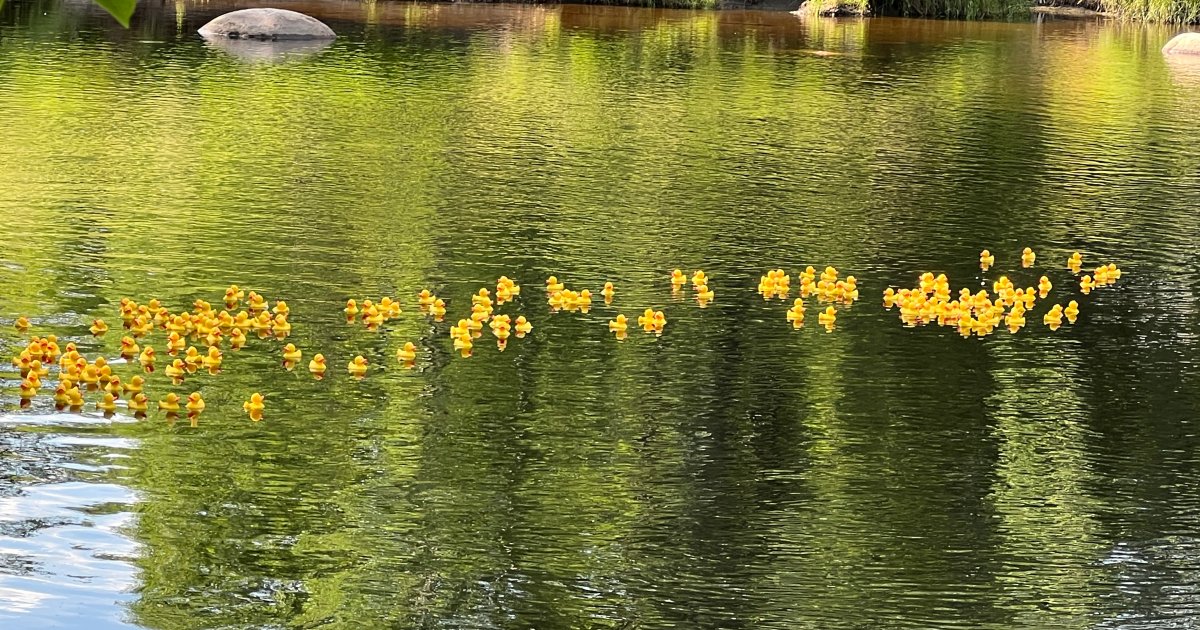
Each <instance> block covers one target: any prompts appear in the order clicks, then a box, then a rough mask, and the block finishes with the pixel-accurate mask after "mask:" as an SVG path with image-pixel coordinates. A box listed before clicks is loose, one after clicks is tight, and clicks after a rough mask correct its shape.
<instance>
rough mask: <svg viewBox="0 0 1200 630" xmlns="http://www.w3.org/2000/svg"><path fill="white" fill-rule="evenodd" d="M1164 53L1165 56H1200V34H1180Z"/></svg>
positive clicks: (1170, 42) (1169, 43) (1167, 46)
mask: <svg viewBox="0 0 1200 630" xmlns="http://www.w3.org/2000/svg"><path fill="white" fill-rule="evenodd" d="M1162 51H1163V54H1164V55H1200V33H1180V34H1178V35H1176V36H1175V38H1174V39H1172V40H1171V41H1169V42H1167V45H1166V46H1163V49H1162Z"/></svg>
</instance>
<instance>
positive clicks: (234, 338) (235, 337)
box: [229, 328, 246, 350]
mask: <svg viewBox="0 0 1200 630" xmlns="http://www.w3.org/2000/svg"><path fill="white" fill-rule="evenodd" d="M244 345H246V333H244V332H242V329H241V328H234V329H233V330H231V331H229V347H230V348H231V349H233V350H239V349H241V347H242V346H244Z"/></svg>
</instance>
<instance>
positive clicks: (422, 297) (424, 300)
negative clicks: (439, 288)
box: [417, 289, 437, 308]
mask: <svg viewBox="0 0 1200 630" xmlns="http://www.w3.org/2000/svg"><path fill="white" fill-rule="evenodd" d="M436 299H437V296H436V295H434V294H432V293H430V292H429V289H421V292H420V293H418V294H417V304H418V305H420V306H422V307H425V308H428V307H430V306H433V302H434V300H436Z"/></svg>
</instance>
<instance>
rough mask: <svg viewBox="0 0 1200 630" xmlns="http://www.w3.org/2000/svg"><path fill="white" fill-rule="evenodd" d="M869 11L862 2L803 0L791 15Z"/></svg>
mask: <svg viewBox="0 0 1200 630" xmlns="http://www.w3.org/2000/svg"><path fill="white" fill-rule="evenodd" d="M870 13H871V10H870V9H869V8H867V4H866V3H865V2H864V3H861V4H860V3H852V2H840V1H839V0H805V1H804V2H802V3H801V4H800V8H799V9H796V10H795V11H793V12H792V14H793V15H798V16H805V15H821V16H825V17H846V16H863V15H868V14H870Z"/></svg>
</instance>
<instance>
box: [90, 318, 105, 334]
mask: <svg viewBox="0 0 1200 630" xmlns="http://www.w3.org/2000/svg"><path fill="white" fill-rule="evenodd" d="M88 330H90V331H91V332H92V334H93V335H95V336H97V337H99V336H100V335H103V334H104V333H106V332H108V324H106V323H104V320H103V319H96V320H94V321H92V327H91V328H88Z"/></svg>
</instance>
